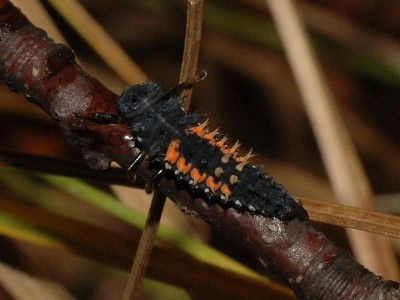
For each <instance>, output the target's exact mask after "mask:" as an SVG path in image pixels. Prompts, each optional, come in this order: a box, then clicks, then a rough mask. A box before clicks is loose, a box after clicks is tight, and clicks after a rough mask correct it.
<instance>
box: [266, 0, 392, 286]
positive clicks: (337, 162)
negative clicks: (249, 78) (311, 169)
mask: <svg viewBox="0 0 400 300" xmlns="http://www.w3.org/2000/svg"><path fill="white" fill-rule="evenodd" d="M266 2H267V4H268V5H269V8H270V10H271V14H272V16H273V19H274V21H275V22H276V25H277V27H278V30H279V33H280V35H281V38H282V41H283V44H284V48H285V51H286V54H287V56H288V59H289V62H290V65H291V67H292V69H293V73H294V76H295V78H296V81H297V83H298V86H299V89H300V92H301V94H302V99H303V101H304V104H305V107H306V110H307V113H308V115H309V118H310V120H311V123H312V126H313V130H314V132H315V135H316V138H317V141H318V145H319V147H320V149H321V153H322V156H323V160H324V163H325V165H326V168H327V172H328V175H329V177H330V180H331V183H332V185H333V189H334V191H335V193H336V196H337V199H338V201H339V202H341V203H342V204H347V205H351V206H355V207H361V208H365V209H370V210H372V209H373V201H372V191H371V187H370V185H369V183H368V180H367V178H366V175H365V172H364V170H363V167H362V165H361V161H360V159H359V157H358V156H357V153H356V150H355V147H354V145H353V143H352V141H351V139H350V137H349V134H348V132H347V130H346V128H345V125H344V124H343V120H342V118H341V116H340V113H339V111H338V108H337V106H336V104H335V102H334V99H333V96H332V93H331V91H330V89H329V87H328V85H327V84H326V82H325V80H324V76H323V73H322V71H321V69H320V66H319V65H318V63H317V59H316V58H315V55H314V52H313V50H312V48H311V47H310V44H309V42H308V38H307V35H306V33H305V30H304V27H303V25H302V22H301V20H300V18H299V14H298V12H297V10H296V8H295V6H294V5H293V2H292V1H290V0H279V1H278V0H266ZM349 235H350V242H351V244H352V246H353V250H354V253H355V255H356V257H357V258H358V260H359V261H360V262H361V263H363V264H364V265H366V266H368V267H369V268H370V269H372V270H374V271H375V272H376V273H378V274H381V275H383V276H384V277H385V278H391V279H398V276H399V270H398V267H397V263H396V259H395V256H394V253H393V251H392V249H391V248H390V245H389V242H388V240H385V239H384V238H382V237H374V236H372V235H370V234H367V233H365V232H361V233H360V232H357V233H355V232H353V231H351V230H350V231H349Z"/></svg>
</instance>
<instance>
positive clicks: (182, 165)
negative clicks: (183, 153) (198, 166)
mask: <svg viewBox="0 0 400 300" xmlns="http://www.w3.org/2000/svg"><path fill="white" fill-rule="evenodd" d="M176 167H177V168H178V170H179V171H181V172H182V173H183V174H186V173H189V171H190V169H191V168H192V164H191V163H188V164H186V161H185V159H184V158H183V157H180V158H179V159H178V162H177V163H176Z"/></svg>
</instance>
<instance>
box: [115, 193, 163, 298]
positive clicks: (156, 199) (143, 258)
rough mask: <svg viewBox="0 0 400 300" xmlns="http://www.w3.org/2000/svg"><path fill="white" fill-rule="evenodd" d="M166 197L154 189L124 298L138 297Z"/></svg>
mask: <svg viewBox="0 0 400 300" xmlns="http://www.w3.org/2000/svg"><path fill="white" fill-rule="evenodd" d="M165 200H166V197H165V196H164V195H163V194H160V193H158V192H157V191H154V195H153V199H152V201H151V206H150V211H149V214H148V217H147V221H146V225H145V227H144V229H143V232H142V236H141V237H140V241H139V246H138V248H137V250H136V255H135V260H134V261H133V266H132V270H131V273H130V275H129V277H128V283H127V284H126V287H125V291H124V296H123V299H124V300H129V299H138V296H139V290H140V285H141V281H142V277H143V276H144V274H145V272H146V269H147V266H148V264H149V261H150V255H151V252H152V250H153V246H154V242H155V240H156V236H157V230H158V226H159V224H160V219H161V215H162V211H163V208H164V204H165Z"/></svg>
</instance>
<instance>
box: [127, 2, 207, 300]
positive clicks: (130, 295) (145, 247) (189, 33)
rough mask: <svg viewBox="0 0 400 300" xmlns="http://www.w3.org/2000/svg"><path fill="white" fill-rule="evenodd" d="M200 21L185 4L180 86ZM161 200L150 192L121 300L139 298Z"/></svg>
mask: <svg viewBox="0 0 400 300" xmlns="http://www.w3.org/2000/svg"><path fill="white" fill-rule="evenodd" d="M202 19H203V1H202V0H199V1H188V8H187V23H186V34H185V47H184V53H183V60H182V67H181V73H180V82H184V81H187V80H189V79H190V78H192V77H193V76H194V75H195V73H196V69H197V60H198V56H199V49H200V39H201V25H202ZM191 94H192V89H190V90H185V91H184V93H183V95H182V96H183V97H184V98H185V103H184V107H185V111H186V112H187V111H188V110H189V105H190V99H191ZM165 200H166V197H165V196H164V195H162V194H159V193H157V192H154V195H153V199H152V202H151V207H150V210H149V214H148V218H147V222H146V226H145V228H144V230H143V233H142V237H141V238H140V242H139V247H138V249H137V251H136V256H135V260H134V262H133V266H132V270H131V273H130V275H129V278H128V283H127V285H126V287H125V291H124V296H123V299H125V300H129V299H137V298H138V296H139V289H140V284H141V279H142V277H143V276H144V274H145V271H146V268H147V265H148V263H149V260H150V255H151V252H152V249H153V245H154V241H155V238H156V235H157V229H158V225H159V224H160V220H161V215H162V211H163V208H164V204H165Z"/></svg>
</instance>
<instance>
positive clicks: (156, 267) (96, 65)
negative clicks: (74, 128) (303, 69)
mask: <svg viewBox="0 0 400 300" xmlns="http://www.w3.org/2000/svg"><path fill="white" fill-rule="evenodd" d="M18 2H20V3H22V2H24V1H23V0H20V1H15V4H16V5H17V6H18V5H19V3H18ZM25 2H37V3H38V4H42V5H43V6H42V7H43V8H44V9H43V10H42V9H38V10H33V9H32V10H30V11H24V10H23V12H24V13H26V14H27V15H28V17H30V18H32V19H33V18H36V19H38V20H42V21H43V20H45V19H46V18H47V14H48V15H49V16H50V17H51V19H52V20H53V21H54V23H55V25H56V27H57V28H58V30H60V32H61V33H62V35H63V36H64V38H65V39H66V41H67V42H68V43H69V45H70V46H71V47H72V49H73V50H74V52H75V54H76V55H77V57H78V58H79V61H80V63H81V64H82V66H83V68H84V69H86V70H87V71H88V72H89V73H91V74H92V75H93V76H95V77H97V78H99V79H100V81H101V82H102V83H103V84H105V85H106V86H107V87H109V88H110V89H111V90H113V91H115V92H116V93H121V92H122V91H123V90H124V89H125V88H126V87H127V85H128V83H127V80H126V79H125V80H124V79H121V76H120V75H119V74H118V73H117V72H115V70H113V69H112V68H110V67H109V66H108V65H107V64H106V63H105V62H104V59H103V58H101V57H100V56H99V54H98V53H97V52H96V51H95V50H93V48H92V47H91V46H90V45H89V44H88V42H87V40H86V39H85V38H83V37H82V35H81V34H80V33H79V32H78V31H77V30H76V29H74V28H73V26H72V25H71V24H74V23H75V24H76V25H75V26H77V27H78V28H79V27H81V28H83V27H85V26H90V25H87V24H85V23H82V24H79V20H76V19H75V20H73V19H68V18H65V17H63V16H62V15H63V12H62V11H60V8H59V7H58V6H57V5H54V3H57V2H63V1H55V0H52V1H43V2H40V1H36V0H35V1H30V0H29V1H28V0H25ZM65 2H68V1H65ZM80 3H81V4H82V5H83V7H84V8H85V9H86V10H87V11H88V12H89V13H90V15H92V16H93V17H94V19H95V20H96V21H97V22H98V23H100V24H101V26H102V27H104V29H105V30H106V32H107V33H108V34H109V35H110V36H111V37H112V38H113V39H114V40H115V41H116V42H117V43H118V44H119V45H121V47H122V48H123V49H124V50H125V51H126V52H127V53H128V54H129V56H130V57H131V58H132V59H133V60H134V61H135V62H136V64H137V65H139V66H140V68H141V69H142V70H143V72H144V73H145V74H147V76H148V78H151V79H152V80H156V81H159V82H161V83H162V84H163V86H164V87H165V88H166V89H169V88H170V87H172V86H174V85H176V84H177V82H178V78H179V71H180V66H181V60H182V52H183V45H184V36H185V22H186V3H185V1H176V0H119V1H115V0H114V1H111V0H96V1H95V0H82V1H80ZM297 4H298V6H299V9H300V12H301V14H302V17H303V19H304V21H305V24H306V25H307V28H308V30H309V33H310V35H311V37H312V41H313V45H314V46H315V48H316V49H317V51H318V55H319V58H320V61H321V65H322V67H323V71H324V73H325V74H326V76H327V79H328V82H329V85H330V87H331V89H332V90H333V93H334V95H335V97H336V100H337V103H338V105H339V108H340V112H341V114H342V116H343V118H344V121H345V123H346V125H347V128H348V129H349V131H350V134H351V136H352V138H353V139H354V141H355V143H356V146H357V149H358V151H359V154H360V155H361V158H362V162H363V164H364V166H365V167H366V171H367V175H368V178H369V179H370V182H371V184H372V187H373V190H374V192H375V194H376V197H375V201H376V206H377V207H378V209H379V210H380V211H382V212H385V213H390V214H399V212H400V204H399V203H400V202H399V201H400V194H399V187H400V144H399V140H400V126H399V115H400V101H399V99H400V97H399V96H400V43H399V38H400V18H399V15H400V2H397V1H391V0H381V1H378V0H374V1H373V0H371V1H364V0H324V1H320V0H312V1H311V0H307V1H306V0H303V1H297ZM64 13H65V12H64ZM77 22H78V23H77ZM36 25H38V26H44V25H41V24H38V23H37V22H36ZM49 34H50V36H52V34H53V33H52V32H49ZM54 34H55V33H54ZM52 37H53V36H52ZM56 40H57V38H56ZM97 46H98V47H100V48H103V49H104V48H105V49H106V50H107V51H108V52H110V53H112V52H113V51H114V49H113V48H107V46H108V45H102V44H99V45H97ZM121 68H124V66H121ZM199 69H206V70H207V72H208V77H207V79H206V80H205V81H203V82H201V83H200V84H198V85H197V86H196V87H195V90H194V94H193V101H192V105H191V110H192V111H198V112H202V113H206V114H208V115H209V117H210V121H211V126H212V127H213V128H215V127H219V126H220V127H221V130H222V131H223V132H228V133H230V136H231V138H232V139H239V140H240V141H241V142H242V145H243V146H242V151H243V153H245V151H246V150H248V149H249V148H251V147H254V149H255V152H256V153H257V154H258V155H257V157H256V158H255V159H254V162H255V163H266V164H267V166H268V169H267V171H268V173H270V174H272V175H273V176H275V177H277V180H278V181H279V182H280V183H282V184H284V185H285V187H286V188H287V189H288V190H289V191H290V193H291V194H293V195H296V196H302V197H310V198H313V199H318V200H323V201H328V202H331V201H334V199H335V197H334V195H333V192H332V191H331V188H330V185H329V182H328V179H327V176H326V173H325V169H324V166H323V164H322V161H321V157H320V154H319V150H318V147H317V145H316V142H315V138H314V135H313V133H312V130H311V127H310V124H309V121H308V119H307V116H306V114H305V110H304V108H303V104H302V101H301V99H300V94H299V91H298V89H297V87H296V84H295V82H294V79H293V76H292V74H291V71H290V68H289V65H288V63H287V60H286V58H285V55H284V53H283V49H282V46H281V44H280V41H279V36H278V34H277V32H276V30H275V27H274V24H273V22H272V20H271V18H270V15H269V13H268V10H267V8H266V5H265V3H264V1H261V0H239V1H230V0H218V1H215V0H209V1H206V3H205V10H204V27H203V36H202V42H201V50H200V59H199ZM132 81H134V80H132ZM0 89H1V95H2V101H1V102H0V114H1V118H0V136H1V138H2V143H1V144H2V146H1V147H2V149H3V150H4V149H6V150H10V151H17V152H26V153H33V154H40V155H46V156H53V157H59V158H76V159H80V158H81V154H80V153H79V151H78V150H76V149H73V148H71V147H70V146H69V145H68V144H67V143H66V142H65V141H64V140H63V138H62V135H61V132H60V129H59V128H58V127H57V126H56V125H55V123H54V122H52V121H51V120H50V119H49V118H48V117H47V116H46V115H45V114H44V113H43V112H41V111H40V109H38V108H37V107H35V106H33V105H31V104H29V103H28V102H27V101H26V100H25V99H24V98H23V97H22V96H20V95H16V94H13V93H12V92H10V91H9V90H8V89H7V87H5V86H4V85H1V87H0ZM2 166H3V167H4V168H2V169H0V185H1V189H2V191H3V192H2V195H1V196H0V197H1V200H0V203H1V204H0V209H1V211H2V212H1V213H0V249H1V250H0V259H1V262H0V296H1V298H2V299H9V298H13V297H14V298H17V299H33V298H29V297H32V295H37V297H38V298H36V299H39V298H40V297H43V298H40V299H70V298H78V299H120V298H121V295H122V291H123V289H124V285H125V281H126V276H127V273H125V272H126V271H127V270H129V267H130V259H131V258H132V257H133V249H134V245H136V244H135V243H137V240H138V238H139V236H140V228H141V227H143V224H144V220H145V215H146V213H147V210H148V207H149V204H150V198H149V197H148V196H147V195H146V194H144V193H143V192H142V191H137V190H132V189H131V188H127V187H120V186H118V187H116V186H113V187H110V186H105V185H94V184H93V183H87V182H83V181H79V180H77V179H71V178H66V177H58V176H50V175H46V174H40V173H32V172H30V173H29V172H23V171H17V170H11V169H9V168H8V167H7V166H6V164H5V163H4V162H2ZM127 207H129V209H128V208H127ZM162 223H163V226H162V228H161V230H160V236H161V237H162V241H160V242H158V243H157V248H156V249H155V254H154V257H155V258H153V263H152V264H151V265H150V268H149V271H148V275H149V276H148V277H149V279H146V280H145V282H144V285H143V292H142V296H141V297H142V299H190V298H193V299H196V298H197V299H212V298H215V299H216V298H219V299H220V298H221V295H225V296H226V295H228V294H229V293H228V291H229V289H230V288H231V287H230V286H231V284H232V281H230V280H233V279H232V278H233V277H229V276H236V275H232V274H238V273H239V274H240V275H237V276H239V277H234V278H236V279H235V280H238V281H236V282H240V283H241V284H243V290H242V291H241V292H242V293H243V294H237V295H236V296H237V299H246V297H247V298H248V299H256V296H254V295H252V294H251V293H250V292H246V291H245V290H246V289H253V290H254V291H262V290H263V289H265V290H268V289H269V288H270V286H267V285H265V283H266V282H268V279H266V276H270V274H265V273H264V274H262V275H259V274H256V273H255V272H253V271H260V270H261V268H259V267H258V264H259V263H258V262H257V261H255V260H254V259H253V258H252V257H251V256H250V255H249V254H247V253H244V252H242V251H241V249H240V248H238V247H237V246H236V245H235V244H233V243H231V242H230V241H227V240H225V239H224V238H223V237H222V236H221V235H219V234H218V233H216V232H214V231H213V230H212V229H211V228H210V227H209V226H207V225H205V224H203V223H201V222H198V221H196V220H193V219H190V218H188V217H186V216H185V215H184V214H182V213H181V212H180V211H179V210H178V209H177V208H176V207H175V206H174V205H173V204H171V203H168V204H167V207H166V211H165V213H164V214H163V220H162ZM315 226H316V227H317V228H319V229H321V230H323V231H324V233H325V234H326V235H328V237H329V238H331V239H333V240H335V241H337V242H338V243H340V244H341V245H343V246H344V247H346V248H349V247H348V242H347V239H346V236H345V233H344V230H343V229H341V228H339V227H334V226H330V225H323V224H315ZM114 234H115V235H114ZM113 236H114V238H113ZM90 237H92V238H93V237H98V241H97V242H93V241H89V242H88V239H89V240H90ZM208 245H209V246H208ZM393 245H394V246H395V247H396V249H397V252H396V253H397V254H399V251H400V245H399V244H398V242H396V241H393ZM130 250H131V251H130ZM349 250H350V249H349ZM182 257H184V258H182ZM231 258H234V259H235V260H236V261H237V262H236V261H234V260H232V259H231ZM220 267H224V268H225V269H227V271H226V270H222V269H219V268H220ZM17 269H19V270H22V273H19V271H17ZM210 272H211V273H212V272H216V274H225V273H223V272H228V274H230V275H227V277H226V278H231V279H230V280H228V279H226V280H224V279H223V278H222V279H221V280H220V281H218V282H217V281H214V282H212V279H211V278H212V277H210V281H211V282H207V276H208V275H207V274H211V273H210ZM218 272H222V273H218ZM230 272H232V273H230ZM234 272H235V273H234ZM177 274H181V275H180V276H181V277H179V276H178V275H177ZM185 277H186V279H187V280H184V278H185ZM189 277H190V278H189ZM38 278H40V281H38ZM272 278H273V280H278V279H276V278H274V277H272ZM44 280H45V281H44ZM21 282H22V288H21ZM162 282H163V283H162ZM196 282H197V283H198V286H197V287H196V284H195V283H196ZM278 282H279V280H278ZM39 291H40V293H39ZM34 293H39V294H34ZM227 293H228V294H227ZM282 293H283V294H285V293H286V292H285V291H283V292H282ZM39 295H40V297H39ZM43 295H45V296H43ZM285 295H287V294H285ZM260 296H262V295H260ZM7 297H8V298H7ZM282 297H283V296H282ZM285 297H286V296H285ZM232 298H235V296H234V295H232ZM282 299H286V298H282Z"/></svg>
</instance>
